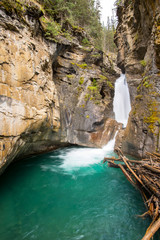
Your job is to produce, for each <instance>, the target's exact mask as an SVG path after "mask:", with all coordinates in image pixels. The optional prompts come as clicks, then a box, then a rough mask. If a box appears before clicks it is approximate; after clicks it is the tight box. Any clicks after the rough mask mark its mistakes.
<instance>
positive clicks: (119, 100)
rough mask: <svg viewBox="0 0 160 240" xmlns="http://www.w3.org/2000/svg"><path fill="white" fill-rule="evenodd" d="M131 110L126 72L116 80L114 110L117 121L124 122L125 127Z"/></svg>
mask: <svg viewBox="0 0 160 240" xmlns="http://www.w3.org/2000/svg"><path fill="white" fill-rule="evenodd" d="M130 110H131V103H130V95H129V89H128V84H127V81H126V78H125V74H121V76H120V77H119V78H118V79H117V80H116V82H115V94H114V100H113V112H114V113H115V119H116V121H117V122H119V123H122V124H123V127H126V126H127V121H128V116H129V112H130Z"/></svg>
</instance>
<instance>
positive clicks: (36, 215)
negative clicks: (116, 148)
mask: <svg viewBox="0 0 160 240" xmlns="http://www.w3.org/2000/svg"><path fill="white" fill-rule="evenodd" d="M113 145H114V140H112V141H111V142H109V144H108V145H107V146H106V147H104V148H103V149H93V148H82V147H81V148H80V147H68V148H64V149H59V150H56V151H54V152H51V153H47V154H43V155H39V156H36V157H31V158H30V159H26V160H23V161H20V162H16V163H13V164H12V165H11V166H10V167H9V168H8V169H7V171H6V172H5V173H4V174H3V175H2V176H1V177H0V192H1V197H0V206H1V217H0V239H1V240H11V239H12V240H22V239H28V240H30V239H37V240H52V239H53V240H80V239H84V240H140V239H141V238H142V236H143V235H144V233H145V231H146V227H147V226H148V225H149V222H150V220H149V219H146V220H142V219H140V218H137V217H136V215H138V214H142V213H144V212H145V211H146V209H145V207H144V204H143V201H142V199H141V196H140V194H139V192H138V191H136V190H135V189H134V188H133V187H132V186H131V185H130V183H129V182H128V181H127V180H126V178H125V177H124V175H123V174H122V172H121V170H120V169H114V168H108V167H107V164H102V160H103V158H104V156H115V154H114V153H113Z"/></svg>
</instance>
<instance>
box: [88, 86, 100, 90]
mask: <svg viewBox="0 0 160 240" xmlns="http://www.w3.org/2000/svg"><path fill="white" fill-rule="evenodd" d="M88 90H90V91H97V90H98V89H97V86H88Z"/></svg>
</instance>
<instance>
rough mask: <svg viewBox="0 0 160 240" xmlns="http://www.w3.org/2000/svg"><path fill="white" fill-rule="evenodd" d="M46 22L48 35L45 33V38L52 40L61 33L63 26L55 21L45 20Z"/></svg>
mask: <svg viewBox="0 0 160 240" xmlns="http://www.w3.org/2000/svg"><path fill="white" fill-rule="evenodd" d="M45 21H46V33H45V36H46V37H47V38H51V37H53V38H54V37H56V36H57V35H59V34H60V32H61V26H60V25H59V24H58V23H57V22H55V21H53V20H50V21H48V20H45Z"/></svg>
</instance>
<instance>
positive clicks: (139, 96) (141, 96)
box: [135, 95, 143, 100]
mask: <svg viewBox="0 0 160 240" xmlns="http://www.w3.org/2000/svg"><path fill="white" fill-rule="evenodd" d="M142 98H143V95H137V96H136V97H135V99H136V100H141V99H142Z"/></svg>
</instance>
